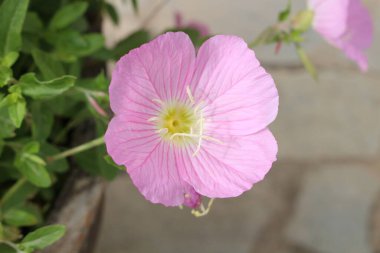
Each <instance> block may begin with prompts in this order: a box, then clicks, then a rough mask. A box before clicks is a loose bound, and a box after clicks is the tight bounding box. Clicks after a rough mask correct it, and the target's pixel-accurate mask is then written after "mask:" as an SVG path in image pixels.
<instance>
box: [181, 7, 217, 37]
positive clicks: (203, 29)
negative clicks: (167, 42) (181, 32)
mask: <svg viewBox="0 0 380 253" xmlns="http://www.w3.org/2000/svg"><path fill="white" fill-rule="evenodd" d="M174 17H175V26H176V28H178V29H181V28H186V27H189V28H193V29H195V30H197V31H198V32H199V34H200V35H201V36H202V37H205V36H208V35H210V29H209V28H208V26H207V25H205V24H203V23H201V22H198V21H190V22H188V23H184V22H183V16H182V14H181V13H180V12H176V13H175V16H174Z"/></svg>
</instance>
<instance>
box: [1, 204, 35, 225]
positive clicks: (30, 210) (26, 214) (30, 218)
mask: <svg viewBox="0 0 380 253" xmlns="http://www.w3.org/2000/svg"><path fill="white" fill-rule="evenodd" d="M3 219H4V221H5V223H7V224H8V225H11V226H16V227H23V226H34V225H38V224H40V223H41V222H42V213H41V210H40V209H39V208H38V207H37V206H35V205H32V204H28V205H23V206H19V207H15V208H12V209H9V210H8V211H7V212H5V213H4V215H3Z"/></svg>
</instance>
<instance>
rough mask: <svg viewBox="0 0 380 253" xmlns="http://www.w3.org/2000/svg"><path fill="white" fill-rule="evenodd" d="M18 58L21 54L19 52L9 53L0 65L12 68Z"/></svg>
mask: <svg viewBox="0 0 380 253" xmlns="http://www.w3.org/2000/svg"><path fill="white" fill-rule="evenodd" d="M18 56H19V53H17V52H9V53H7V54H6V55H5V56H4V57H3V58H1V61H0V65H2V66H5V67H9V68H10V67H12V65H13V64H14V63H15V62H16V60H17V59H18Z"/></svg>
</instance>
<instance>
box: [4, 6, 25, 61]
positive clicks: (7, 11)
mask: <svg viewBox="0 0 380 253" xmlns="http://www.w3.org/2000/svg"><path fill="white" fill-rule="evenodd" d="M28 4H29V0H5V1H4V2H3V3H2V5H1V6H0V57H1V56H4V55H6V54H7V53H9V52H12V51H13V52H18V51H19V49H20V47H21V30H22V25H23V23H24V19H25V15H26V11H27V8H28Z"/></svg>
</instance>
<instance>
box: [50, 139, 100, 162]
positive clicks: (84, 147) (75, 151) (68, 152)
mask: <svg viewBox="0 0 380 253" xmlns="http://www.w3.org/2000/svg"><path fill="white" fill-rule="evenodd" d="M103 143H104V138H103V136H102V137H99V138H97V139H95V140H92V141H90V142H86V143H83V144H82V145H79V146H77V147H75V148H72V149H69V150H66V151H64V152H62V153H59V154H56V155H54V156H50V157H48V158H47V160H48V162H52V161H56V160H60V159H63V158H66V157H68V156H72V155H75V154H78V153H80V152H83V151H86V150H89V149H91V148H94V147H97V146H99V145H102V144H103Z"/></svg>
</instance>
